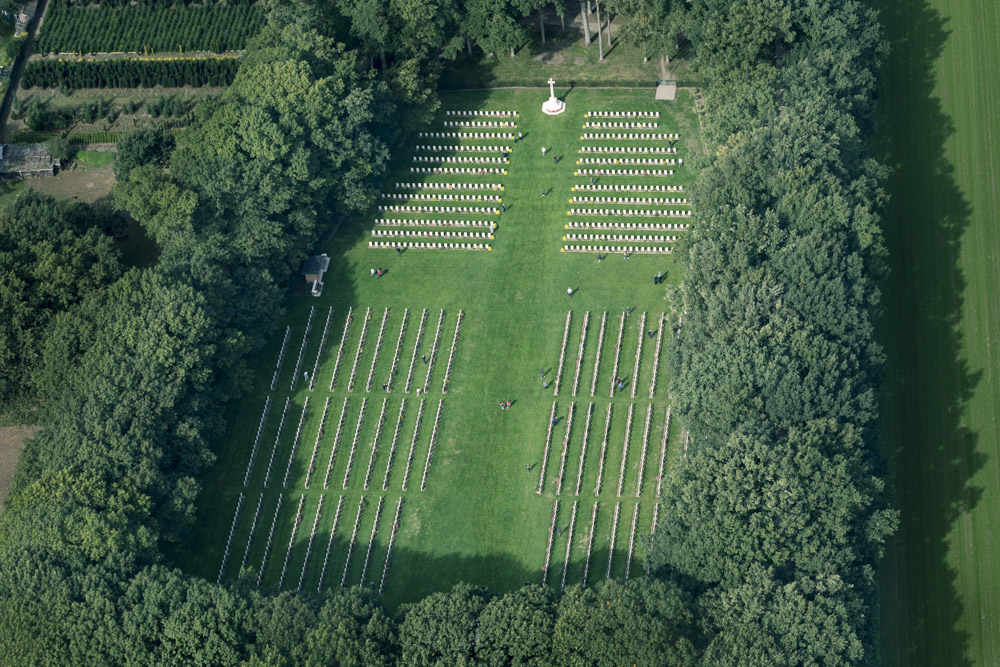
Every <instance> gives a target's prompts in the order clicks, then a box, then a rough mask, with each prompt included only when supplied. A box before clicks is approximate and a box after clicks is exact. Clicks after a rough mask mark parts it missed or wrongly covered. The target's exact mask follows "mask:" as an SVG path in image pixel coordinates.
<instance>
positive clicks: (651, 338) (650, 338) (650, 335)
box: [649, 329, 653, 340]
mask: <svg viewBox="0 0 1000 667" xmlns="http://www.w3.org/2000/svg"><path fill="white" fill-rule="evenodd" d="M649 340H653V330H652V329H650V330H649Z"/></svg>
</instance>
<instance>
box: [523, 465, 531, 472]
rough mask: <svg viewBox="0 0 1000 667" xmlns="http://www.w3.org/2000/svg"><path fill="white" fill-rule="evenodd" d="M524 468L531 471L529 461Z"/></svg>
mask: <svg viewBox="0 0 1000 667" xmlns="http://www.w3.org/2000/svg"><path fill="white" fill-rule="evenodd" d="M524 469H525V470H527V471H528V472H531V464H530V463H529V464H527V465H526V466H524Z"/></svg>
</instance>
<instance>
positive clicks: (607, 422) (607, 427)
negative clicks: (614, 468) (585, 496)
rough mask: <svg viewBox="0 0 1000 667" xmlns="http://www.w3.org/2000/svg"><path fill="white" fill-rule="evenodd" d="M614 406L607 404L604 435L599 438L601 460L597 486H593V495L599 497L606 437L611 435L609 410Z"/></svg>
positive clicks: (605, 454) (606, 444) (605, 452)
mask: <svg viewBox="0 0 1000 667" xmlns="http://www.w3.org/2000/svg"><path fill="white" fill-rule="evenodd" d="M613 405H614V404H613V403H608V416H607V418H606V419H605V420H604V435H603V436H601V459H600V461H598V464H597V484H596V485H595V486H594V495H595V496H599V495H601V480H603V479H604V460H605V458H606V457H607V451H608V435H609V434H610V433H611V408H612V406H613Z"/></svg>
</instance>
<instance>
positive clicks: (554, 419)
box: [552, 417, 559, 426]
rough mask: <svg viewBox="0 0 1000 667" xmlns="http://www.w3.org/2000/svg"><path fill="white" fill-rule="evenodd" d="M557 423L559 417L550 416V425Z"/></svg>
mask: <svg viewBox="0 0 1000 667" xmlns="http://www.w3.org/2000/svg"><path fill="white" fill-rule="evenodd" d="M558 423H559V417H553V418H552V425H553V426H555V425H556V424H558Z"/></svg>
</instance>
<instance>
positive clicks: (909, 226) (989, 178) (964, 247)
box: [878, 0, 1000, 666]
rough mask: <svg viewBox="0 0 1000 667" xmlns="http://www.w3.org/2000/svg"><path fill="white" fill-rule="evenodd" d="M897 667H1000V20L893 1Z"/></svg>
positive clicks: (887, 323)
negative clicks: (999, 214) (898, 514)
mask: <svg viewBox="0 0 1000 667" xmlns="http://www.w3.org/2000/svg"><path fill="white" fill-rule="evenodd" d="M878 5H879V6H880V7H881V8H882V22H883V25H884V26H885V30H886V35H887V37H888V39H889V41H890V45H891V55H890V56H889V59H888V61H887V65H886V67H885V69H884V71H883V73H882V81H883V84H882V92H881V96H880V112H879V131H878V138H879V143H878V148H879V152H878V154H879V156H880V158H881V159H882V160H883V162H885V163H887V164H888V165H889V166H891V167H893V168H894V169H895V173H894V174H893V176H892V177H891V179H890V181H889V192H890V194H891V197H892V201H891V204H890V206H889V210H888V216H887V218H886V235H887V240H888V246H889V252H890V261H891V275H890V277H889V278H888V280H887V281H886V284H885V287H884V293H883V299H882V302H883V304H884V313H883V317H882V319H881V322H880V337H881V340H882V342H883V344H884V345H885V347H886V353H887V356H888V362H887V366H886V371H887V376H886V383H885V390H884V394H883V401H882V436H883V442H884V447H885V453H886V456H887V458H888V463H889V466H890V471H891V481H892V483H893V485H894V487H895V494H896V500H895V503H896V506H897V507H899V508H900V510H901V527H900V531H899V533H898V534H897V536H896V538H895V540H894V541H893V543H892V544H891V545H890V549H889V552H888V555H887V558H886V560H885V561H884V565H883V567H882V575H881V576H882V578H881V607H882V621H881V622H882V651H883V658H884V660H885V662H886V664H887V665H953V666H954V665H996V664H1000V631H998V628H1000V531H998V530H997V517H998V516H1000V458H998V455H1000V261H998V260H1000V256H998V253H1000V225H998V224H997V214H996V212H997V211H998V210H1000V192H998V190H997V184H998V183H1000V169H998V164H997V159H998V157H997V156H998V155H1000V132H998V131H997V128H998V127H1000V45H998V44H997V41H996V38H995V36H996V33H997V30H998V29H1000V6H997V4H996V3H989V2H986V3H975V2H964V1H961V0H929V1H921V2H915V3H896V2H888V1H883V2H880V3H878Z"/></svg>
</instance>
